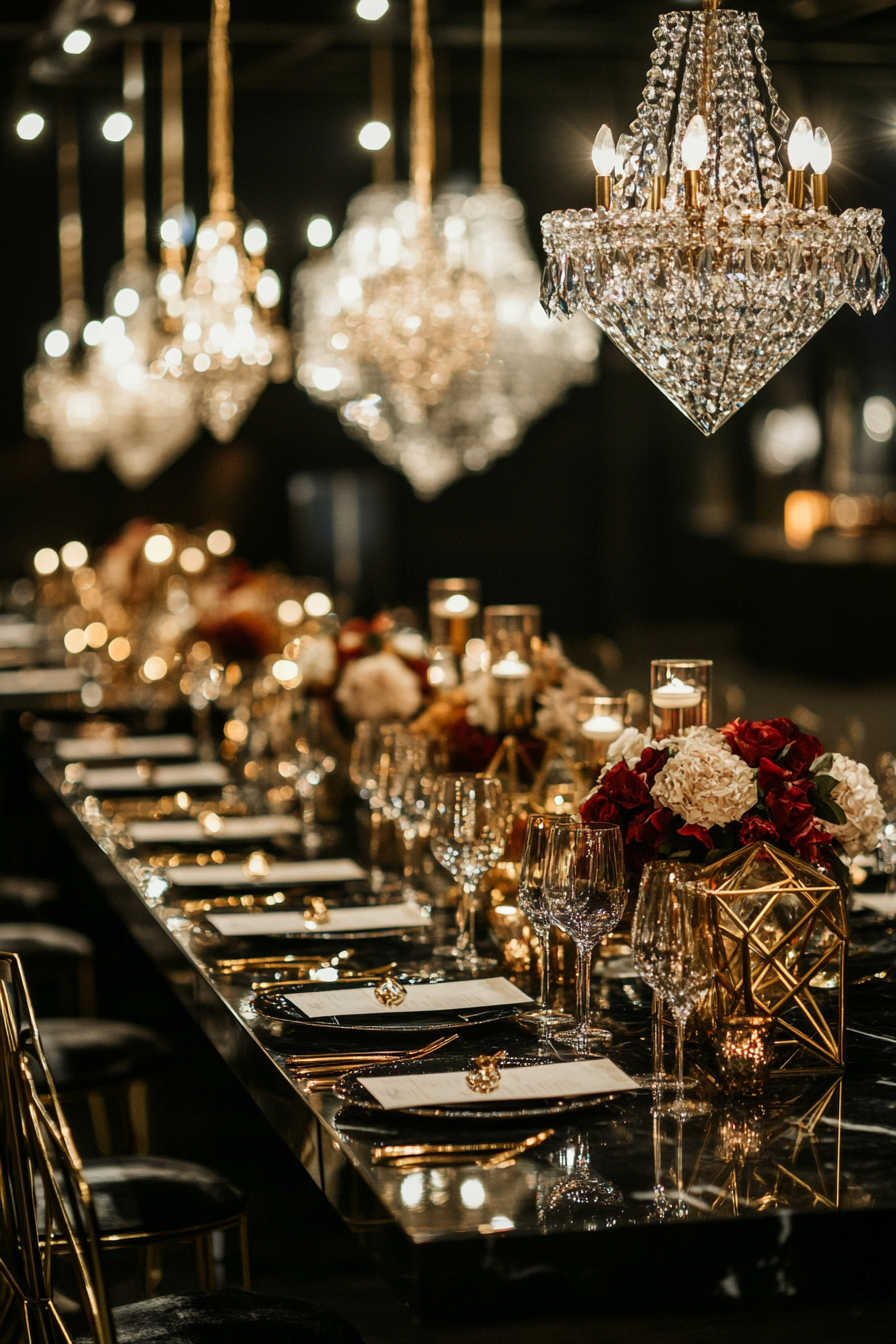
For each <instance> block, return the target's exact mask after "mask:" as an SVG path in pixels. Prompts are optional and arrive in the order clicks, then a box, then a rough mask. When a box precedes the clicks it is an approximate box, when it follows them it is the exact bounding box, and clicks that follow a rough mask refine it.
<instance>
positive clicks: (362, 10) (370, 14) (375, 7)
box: [355, 0, 403, 1188]
mask: <svg viewBox="0 0 896 1344" xmlns="http://www.w3.org/2000/svg"><path fill="white" fill-rule="evenodd" d="M388 9H389V0H358V3H357V5H356V6H355V13H356V14H357V16H358V18H359V19H367V20H368V22H370V23H374V22H375V21H376V20H377V19H381V18H382V17H383V15H384V14H385V13H387V12H388ZM402 1188H403V1187H402Z"/></svg>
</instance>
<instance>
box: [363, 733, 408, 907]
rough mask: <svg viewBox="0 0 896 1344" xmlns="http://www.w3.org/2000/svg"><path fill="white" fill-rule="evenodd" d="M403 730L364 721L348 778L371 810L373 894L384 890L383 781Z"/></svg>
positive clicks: (371, 879)
mask: <svg viewBox="0 0 896 1344" xmlns="http://www.w3.org/2000/svg"><path fill="white" fill-rule="evenodd" d="M403 730H404V724H402V723H380V722H379V721H378V720H376V719H361V721H360V723H358V725H357V727H356V728H355V736H354V739H353V741H352V754H351V759H350V761H349V776H350V778H351V781H352V783H353V784H354V786H355V788H356V789H357V790H358V793H359V794H360V796H361V797H362V798H363V799H364V801H365V802H366V803H367V805H368V807H369V808H370V886H371V889H372V890H373V891H377V892H378V891H382V889H383V878H384V874H383V869H382V864H381V858H382V843H381V837H382V828H383V804H384V801H385V800H384V798H383V792H382V789H383V780H384V776H386V775H387V774H388V763H389V760H390V758H391V755H392V751H393V749H394V745H395V738H396V736H397V735H398V734H399V733H401V732H402V731H403Z"/></svg>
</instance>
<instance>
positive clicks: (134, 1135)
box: [127, 1078, 149, 1157]
mask: <svg viewBox="0 0 896 1344" xmlns="http://www.w3.org/2000/svg"><path fill="white" fill-rule="evenodd" d="M127 1108H128V1120H129V1123H130V1129H131V1140H132V1152H133V1153H134V1154H135V1155H136V1156H137V1157H145V1156H146V1154H147V1153H148V1152H149V1108H148V1106H147V1087H146V1083H145V1082H144V1080H143V1079H142V1078H135V1079H134V1081H133V1082H132V1083H129V1084H128V1090H127Z"/></svg>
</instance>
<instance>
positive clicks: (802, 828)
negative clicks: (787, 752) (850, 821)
mask: <svg viewBox="0 0 896 1344" xmlns="http://www.w3.org/2000/svg"><path fill="white" fill-rule="evenodd" d="M811 787H812V781H811V780H810V779H806V780H797V781H795V782H791V783H786V784H783V785H782V786H781V787H780V788H776V789H770V790H769V792H768V793H767V794H766V796H765V805H766V807H767V808H768V814H769V817H770V818H771V820H772V822H773V823H774V825H775V827H776V829H777V831H778V834H779V836H780V837H781V839H782V840H783V841H784V843H785V844H787V845H790V846H791V848H792V849H793V850H794V851H795V852H796V853H797V854H799V855H800V856H801V857H802V858H805V859H809V860H810V861H811V860H814V858H815V855H816V851H817V848H818V846H819V845H824V844H828V843H829V842H830V840H831V836H830V834H829V832H827V831H826V830H825V829H824V828H823V826H822V825H821V823H820V822H819V821H818V819H817V817H816V816H815V813H814V811H813V809H812V804H811V803H810V802H809V799H808V796H807V795H808V793H809V790H810V789H811Z"/></svg>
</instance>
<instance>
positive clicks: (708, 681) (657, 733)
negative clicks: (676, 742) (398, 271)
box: [650, 658, 712, 742]
mask: <svg viewBox="0 0 896 1344" xmlns="http://www.w3.org/2000/svg"><path fill="white" fill-rule="evenodd" d="M650 714H651V723H652V725H653V736H654V738H655V739H656V740H657V742H661V741H662V740H663V738H664V737H678V736H680V735H681V734H682V733H683V732H684V731H685V729H687V728H696V727H699V726H700V725H701V724H707V723H709V722H710V720H711V719H712V661H711V660H709V659H695V658H654V660H653V662H652V663H651V664H650Z"/></svg>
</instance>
